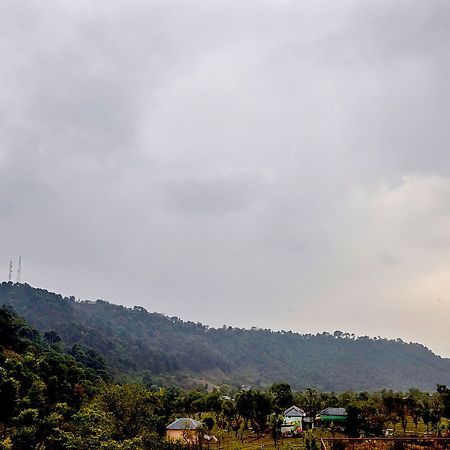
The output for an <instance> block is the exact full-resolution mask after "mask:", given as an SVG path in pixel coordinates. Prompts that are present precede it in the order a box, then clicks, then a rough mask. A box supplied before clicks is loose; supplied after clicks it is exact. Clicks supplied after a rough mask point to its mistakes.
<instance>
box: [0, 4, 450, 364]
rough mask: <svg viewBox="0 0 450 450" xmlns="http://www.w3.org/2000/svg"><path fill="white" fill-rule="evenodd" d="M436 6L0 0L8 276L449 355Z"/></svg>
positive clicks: (0, 164)
mask: <svg viewBox="0 0 450 450" xmlns="http://www.w3.org/2000/svg"><path fill="white" fill-rule="evenodd" d="M449 7H450V6H449V3H448V2H447V1H445V0H440V1H436V2H422V3H418V2H415V1H411V0H401V1H399V2H396V3H395V5H393V4H392V2H390V1H384V0H383V1H377V2H376V3H374V2H372V1H356V0H345V1H343V2H339V3H337V2H333V1H331V0H319V1H317V0H315V1H306V2H301V3H298V2H291V1H276V2H275V1H272V0H270V1H269V0H264V1H260V0H258V1H256V0H255V1H251V2H238V1H235V2H231V3H230V2H207V1H200V0H198V1H197V0H194V1H192V2H188V3H186V2H183V1H175V2H172V3H170V4H168V3H167V2H161V1H152V2H142V1H139V0H133V1H130V2H127V3H126V4H125V3H121V2H106V1H101V0H97V1H89V2H88V1H77V2H75V1H71V0H66V1H64V2H59V3H54V2H50V1H39V2H38V1H31V2H24V1H4V2H2V5H1V6H0V29H1V30H2V31H1V33H2V39H1V40H0V51H1V53H2V69H1V70H0V236H2V237H1V238H0V239H1V241H0V244H1V245H0V248H1V249H2V255H3V258H4V266H5V271H4V272H5V276H6V273H7V262H8V261H9V259H10V258H11V257H14V255H18V254H21V255H22V256H23V277H24V280H26V281H29V282H30V283H32V284H35V285H40V286H43V287H48V288H50V289H55V290H57V291H60V292H63V293H66V294H69V295H76V296H78V297H85V298H95V297H101V298H107V299H111V300H112V301H116V302H120V303H124V304H127V305H133V304H136V303H139V304H142V305H144V306H146V307H147V308H148V309H154V310H157V311H161V312H165V313H167V314H169V315H178V316H181V317H183V318H186V319H190V320H202V321H203V322H205V323H209V324H212V325H222V323H223V322H225V323H227V324H231V325H239V326H252V325H256V326H264V327H276V328H282V329H286V328H292V329H294V330H299V331H302V330H303V331H322V330H323V329H333V328H336V329H344V328H346V329H348V330H349V331H360V332H361V333H362V334H369V333H372V334H375V335H378V334H381V335H383V334H384V335H389V336H397V335H400V336H401V337H404V338H406V337H411V339H413V338H414V339H415V340H419V341H423V342H425V343H427V344H428V345H430V346H431V347H432V348H435V349H438V350H439V351H440V352H442V353H445V354H448V355H450V349H447V348H444V347H443V346H442V344H441V343H442V342H444V341H445V340H448V337H449V336H448V335H447V334H445V333H447V332H446V331H443V330H446V327H445V326H444V324H442V327H441V328H442V330H441V329H439V331H437V328H436V326H435V322H434V320H435V315H436V314H438V315H439V317H444V316H445V314H444V313H446V312H447V309H446V308H448V303H447V301H446V296H445V291H446V283H445V277H446V274H447V273H448V261H447V258H446V249H447V246H448V244H447V242H449V239H448V236H447V229H448V217H447V216H448V214H447V211H448V196H449V179H448V173H449V169H450V159H449V152H448V151H447V148H446V145H447V143H448V141H449V138H450V136H449V130H450V127H449V126H448V121H449V117H450V111H449V108H450V107H449V105H450V102H449V93H450V89H449V88H448V78H449V67H450V64H449V60H448V57H447V48H448V45H449V39H450V33H449V31H448V27H447V24H446V17H447V16H448V12H449V11H448V10H449ZM434 299H436V300H434ZM426 302H431V303H430V305H431V306H430V308H429V310H428V309H427V308H426V307H424V305H425V304H426ZM187 305H189V306H187ZM406 305H408V306H407V307H406ZM292 311H296V313H295V314H293V313H292ZM403 316H404V317H406V318H407V320H406V319H405V320H403V321H402V322H401V323H399V322H398V320H397V321H396V319H398V317H403ZM394 319H395V320H394ZM420 319H422V322H421V323H420V327H419V326H418V325H419V321H420ZM439 320H440V319H439Z"/></svg>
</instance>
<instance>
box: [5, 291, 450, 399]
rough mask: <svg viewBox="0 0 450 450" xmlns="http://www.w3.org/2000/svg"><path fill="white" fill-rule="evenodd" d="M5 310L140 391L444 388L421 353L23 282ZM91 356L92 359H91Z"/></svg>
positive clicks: (443, 371)
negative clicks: (150, 308)
mask: <svg viewBox="0 0 450 450" xmlns="http://www.w3.org/2000/svg"><path fill="white" fill-rule="evenodd" d="M0 305H9V306H12V307H13V308H14V310H15V311H16V312H17V313H18V314H19V315H20V316H22V317H24V318H25V319H26V320H27V321H28V322H29V323H30V324H31V325H32V326H34V327H36V328H37V329H38V330H39V331H40V332H42V333H45V332H50V331H52V332H55V333H56V335H57V336H58V337H60V338H61V339H62V342H64V345H66V346H67V347H68V349H71V351H72V353H73V352H77V353H78V354H79V355H81V356H80V358H81V357H82V356H83V355H86V358H88V359H89V355H90V353H89V352H90V351H92V350H95V352H98V353H99V354H100V355H102V356H103V358H104V359H105V360H106V362H107V365H108V366H109V369H110V370H111V372H112V374H113V376H115V377H116V378H121V377H122V378H125V379H127V378H128V379H136V380H138V379H140V380H143V381H144V382H145V383H147V384H151V383H157V384H172V383H173V384H182V385H185V386H189V385H190V386H193V385H195V383H211V384H230V385H236V386H237V385H242V384H248V385H251V386H253V387H262V386H266V385H270V384H271V383H273V382H281V381H282V382H287V383H290V384H291V385H292V387H293V388H294V389H304V388H306V387H317V388H319V389H321V390H326V391H344V390H355V391H361V390H369V391H374V390H380V389H393V390H400V391H405V390H407V389H409V388H410V387H412V386H414V387H417V388H419V389H421V390H427V391H432V390H434V389H435V388H436V385H437V384H446V385H449V384H450V359H447V358H441V357H439V356H437V355H435V354H434V353H433V352H432V351H430V350H429V349H427V348H426V347H424V346H423V345H420V344H416V343H405V342H403V341H401V340H399V339H397V340H387V339H371V338H369V337H367V336H364V337H354V336H352V335H349V334H346V333H341V332H335V333H333V334H329V333H321V334H316V335H310V334H298V333H293V332H290V331H288V332H274V331H271V330H262V329H251V330H246V329H240V328H232V327H228V328H226V327H223V328H219V329H216V328H210V327H208V326H205V325H202V324H200V323H193V322H184V321H182V320H181V319H179V318H177V317H167V316H164V315H162V314H157V313H149V312H147V311H146V310H145V309H144V308H141V307H134V308H132V309H130V308H126V307H123V306H119V305H114V304H111V303H108V302H106V301H103V300H97V301H94V302H91V301H77V300H76V299H75V298H74V297H70V298H64V297H62V296H61V295H57V294H54V293H51V292H48V291H46V290H43V289H36V288H33V287H31V286H29V285H27V284H13V283H2V284H1V285H0ZM95 352H92V353H93V354H95Z"/></svg>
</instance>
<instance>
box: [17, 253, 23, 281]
mask: <svg viewBox="0 0 450 450" xmlns="http://www.w3.org/2000/svg"><path fill="white" fill-rule="evenodd" d="M21 275H22V257H21V256H19V268H18V269H17V282H18V283H20V276H21Z"/></svg>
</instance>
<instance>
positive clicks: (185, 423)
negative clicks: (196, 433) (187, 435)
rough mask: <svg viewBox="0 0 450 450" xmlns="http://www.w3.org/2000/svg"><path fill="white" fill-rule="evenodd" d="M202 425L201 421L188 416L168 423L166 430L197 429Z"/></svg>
mask: <svg viewBox="0 0 450 450" xmlns="http://www.w3.org/2000/svg"><path fill="white" fill-rule="evenodd" d="M199 426H201V422H199V421H198V420H194V419H189V418H187V417H182V418H181V419H177V420H175V421H174V422H172V423H171V424H170V425H167V427H166V430H196V429H197V428H198V427H199Z"/></svg>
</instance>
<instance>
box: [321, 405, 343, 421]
mask: <svg viewBox="0 0 450 450" xmlns="http://www.w3.org/2000/svg"><path fill="white" fill-rule="evenodd" d="M319 419H320V421H321V422H322V424H324V425H327V424H329V423H331V422H333V423H342V422H345V421H346V420H347V410H346V409H345V408H325V409H323V410H322V411H320V413H319Z"/></svg>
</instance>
